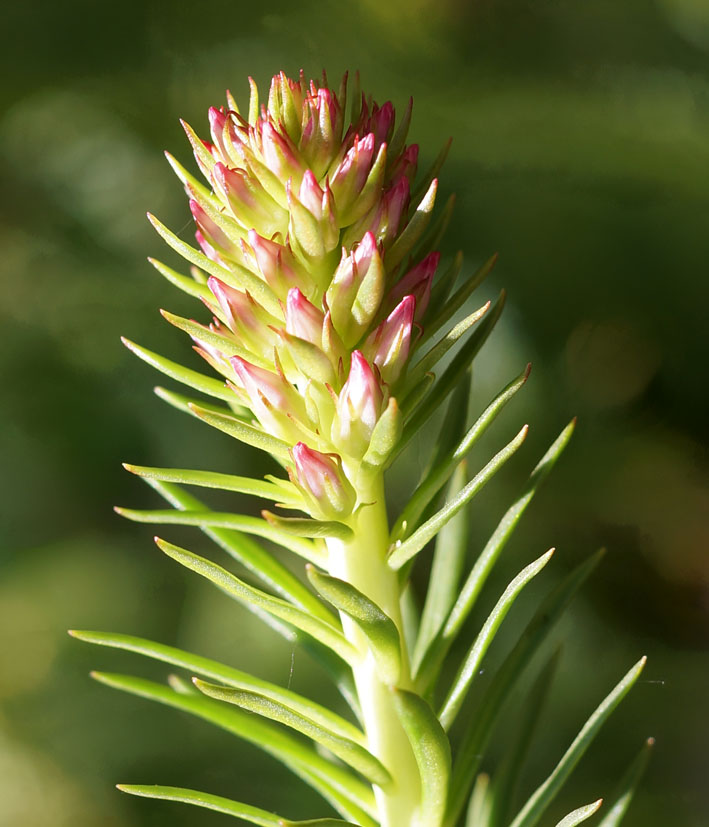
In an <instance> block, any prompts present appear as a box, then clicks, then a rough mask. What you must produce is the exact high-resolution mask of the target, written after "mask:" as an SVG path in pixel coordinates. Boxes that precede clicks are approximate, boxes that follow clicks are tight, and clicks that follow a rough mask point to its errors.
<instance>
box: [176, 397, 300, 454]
mask: <svg viewBox="0 0 709 827" xmlns="http://www.w3.org/2000/svg"><path fill="white" fill-rule="evenodd" d="M190 408H191V410H192V411H193V413H194V414H195V416H197V417H199V418H200V419H201V420H202V421H203V422H206V423H207V425H211V426H212V427H213V428H217V429H218V430H220V431H223V432H224V433H225V434H229V436H233V437H235V438H236V439H238V440H239V441H240V442H245V443H246V444H247V445H252V446H253V447H254V448H259V449H260V450H262V451H267V452H268V453H269V454H272V455H273V456H274V457H275V458H276V459H280V460H288V459H290V453H289V451H290V446H289V445H288V443H287V442H284V441H283V440H282V439H278V437H275V436H271V435H270V434H267V433H266V432H265V431H263V430H261V429H260V428H256V427H255V426H253V425H249V424H247V423H246V422H242V421H241V420H240V419H237V418H236V417H234V416H227V415H225V414H218V413H214V412H213V411H209V410H206V409H205V408H201V407H200V406H199V405H191V406H190Z"/></svg>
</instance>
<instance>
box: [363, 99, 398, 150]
mask: <svg viewBox="0 0 709 827" xmlns="http://www.w3.org/2000/svg"><path fill="white" fill-rule="evenodd" d="M395 118H396V112H395V110H394V105H393V104H392V102H391V101H387V102H386V103H384V104H382V106H377V105H376V104H374V106H373V107H372V114H371V115H370V117H369V122H368V123H367V129H368V131H369V132H373V133H374V137H375V140H376V142H377V146H379V144H382V143H388V142H389V140H390V138H391V135H392V132H393V131H394V119H395Z"/></svg>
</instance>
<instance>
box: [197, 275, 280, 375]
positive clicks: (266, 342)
mask: <svg viewBox="0 0 709 827" xmlns="http://www.w3.org/2000/svg"><path fill="white" fill-rule="evenodd" d="M207 286H208V287H209V289H210V290H211V291H212V294H213V296H214V298H215V299H216V300H217V303H218V305H219V309H220V310H221V316H222V318H223V319H224V321H225V323H226V325H227V327H228V328H229V330H231V332H232V333H234V334H235V335H236V336H237V338H238V339H239V340H241V342H242V343H243V344H245V345H246V346H247V347H248V349H249V350H250V351H251V352H252V353H257V354H259V355H260V356H262V357H263V358H265V359H272V358H273V348H274V346H275V344H276V340H277V336H276V333H275V332H274V329H273V328H274V326H275V325H278V324H279V321H278V319H276V318H274V317H273V316H271V314H270V313H267V312H266V310H264V309H263V307H261V305H260V304H259V303H258V302H256V301H255V300H254V299H253V297H252V296H251V295H250V294H249V293H244V292H243V291H241V290H235V289H234V288H233V287H230V286H229V285H227V284H224V282H222V281H220V280H219V279H216V278H214V276H210V278H209V281H208V282H207Z"/></svg>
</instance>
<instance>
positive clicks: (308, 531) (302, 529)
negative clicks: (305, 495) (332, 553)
mask: <svg viewBox="0 0 709 827" xmlns="http://www.w3.org/2000/svg"><path fill="white" fill-rule="evenodd" d="M261 514H262V516H263V518H264V520H266V522H267V523H268V524H269V525H272V526H273V527H274V528H275V529H277V530H278V531H279V532H282V533H283V534H289V535H292V536H293V537H306V538H310V539H318V538H326V537H332V538H335V539H337V540H351V539H352V529H351V528H350V527H349V526H348V525H345V523H338V522H337V521H336V520H311V519H310V518H309V517H281V516H279V515H278V514H274V513H273V512H271V511H262V512H261Z"/></svg>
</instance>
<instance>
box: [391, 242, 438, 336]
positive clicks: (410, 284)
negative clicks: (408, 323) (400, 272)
mask: <svg viewBox="0 0 709 827" xmlns="http://www.w3.org/2000/svg"><path fill="white" fill-rule="evenodd" d="M440 260H441V254H440V253H429V254H428V255H427V256H426V258H425V259H423V261H421V262H420V263H419V264H417V265H416V266H415V267H414V268H413V269H411V270H409V272H408V273H407V274H406V275H405V276H404V277H403V278H401V279H400V280H399V281H398V282H397V283H396V284H395V285H394V287H393V289H392V291H391V292H390V293H389V296H388V301H389V306H390V307H392V306H395V305H396V304H398V303H399V302H400V301H401V299H403V298H404V296H407V295H410V296H413V297H414V298H415V299H416V315H415V316H414V321H417V322H418V321H420V320H421V319H422V318H423V315H424V313H425V312H426V308H427V307H428V302H429V299H430V298H431V284H432V282H433V277H434V276H435V274H436V268H437V267H438V262H439V261H440Z"/></svg>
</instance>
